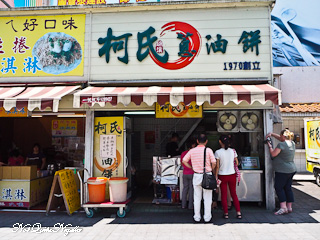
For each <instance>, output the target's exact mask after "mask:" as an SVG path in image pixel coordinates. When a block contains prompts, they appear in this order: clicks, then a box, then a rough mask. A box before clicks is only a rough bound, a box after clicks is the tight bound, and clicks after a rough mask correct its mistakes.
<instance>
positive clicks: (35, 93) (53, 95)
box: [0, 86, 79, 112]
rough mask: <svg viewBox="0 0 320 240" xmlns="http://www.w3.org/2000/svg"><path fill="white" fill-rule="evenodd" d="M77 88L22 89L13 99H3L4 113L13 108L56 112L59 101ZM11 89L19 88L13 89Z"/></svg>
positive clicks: (10, 97)
mask: <svg viewBox="0 0 320 240" xmlns="http://www.w3.org/2000/svg"><path fill="white" fill-rule="evenodd" d="M77 88H79V86H53V87H28V88H22V90H23V89H25V90H24V91H23V92H21V91H20V94H18V95H16V96H14V97H13V96H9V97H5V98H3V99H4V101H3V107H4V109H5V110H6V111H9V110H10V109H11V108H13V107H17V108H18V109H21V108H23V107H26V106H27V107H28V110H29V111H33V110H34V109H35V108H39V109H40V110H44V109H45V108H47V107H50V108H51V109H52V111H53V112H58V108H59V101H60V99H61V98H62V97H63V96H65V95H67V94H69V93H71V92H73V91H74V90H76V89H77ZM12 89H20V88H16V87H13V88H12ZM0 94H1V93H0ZM0 96H1V95H0ZM1 97H2V96H1ZM1 99H2V98H1Z"/></svg>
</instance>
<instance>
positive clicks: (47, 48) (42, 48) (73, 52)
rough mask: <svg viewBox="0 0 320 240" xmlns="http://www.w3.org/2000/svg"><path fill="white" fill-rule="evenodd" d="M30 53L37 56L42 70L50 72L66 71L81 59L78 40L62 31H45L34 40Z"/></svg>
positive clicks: (76, 64)
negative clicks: (45, 32)
mask: <svg viewBox="0 0 320 240" xmlns="http://www.w3.org/2000/svg"><path fill="white" fill-rule="evenodd" d="M32 55H33V56H34V57H37V58H38V61H39V63H38V65H39V66H40V67H41V69H42V71H44V72H46V73H50V74H56V75H57V74H61V73H67V72H70V71H71V70H73V69H75V68H76V67H77V66H78V65H79V64H80V63H81V60H82V50H81V46H80V44H79V42H78V41H77V40H76V39H75V38H74V37H72V36H70V35H68V34H65V33H62V32H53V33H47V34H45V35H44V36H42V37H41V38H39V40H38V41H37V42H36V44H35V45H34V47H33V49H32Z"/></svg>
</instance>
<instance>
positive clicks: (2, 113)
mask: <svg viewBox="0 0 320 240" xmlns="http://www.w3.org/2000/svg"><path fill="white" fill-rule="evenodd" d="M0 117H28V110H27V108H26V107H23V108H21V109H20V110H18V109H17V108H16V107H14V108H12V109H11V110H10V111H6V110H5V109H4V108H3V107H0Z"/></svg>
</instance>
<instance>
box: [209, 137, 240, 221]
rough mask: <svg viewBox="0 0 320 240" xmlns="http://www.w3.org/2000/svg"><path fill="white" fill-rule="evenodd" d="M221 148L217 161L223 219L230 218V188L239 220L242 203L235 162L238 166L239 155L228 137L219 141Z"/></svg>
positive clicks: (217, 153)
mask: <svg viewBox="0 0 320 240" xmlns="http://www.w3.org/2000/svg"><path fill="white" fill-rule="evenodd" d="M219 143H220V146H221V148H220V149H219V150H217V151H216V152H215V157H216V160H217V167H216V168H217V170H216V177H217V178H219V179H220V180H221V184H220V189H221V203H222V207H223V212H224V214H223V217H224V218H225V219H228V218H229V215H228V202H227V191H228V186H229V190H230V194H231V197H232V200H233V205H234V207H235V209H236V211H237V218H238V219H241V218H242V216H241V212H240V203H239V199H238V196H237V193H236V181H237V179H236V171H235V169H234V161H236V164H237V165H238V158H237V157H238V155H237V153H236V151H235V150H234V149H232V148H230V139H229V137H228V136H225V135H222V136H221V137H220V139H219Z"/></svg>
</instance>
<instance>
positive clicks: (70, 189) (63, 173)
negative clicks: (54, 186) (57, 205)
mask: <svg viewBox="0 0 320 240" xmlns="http://www.w3.org/2000/svg"><path fill="white" fill-rule="evenodd" d="M55 175H59V177H60V187H61V192H62V194H63V195H64V197H65V203H66V204H67V205H68V209H69V214H72V213H73V212H75V211H77V210H78V209H79V208H80V195H79V192H78V188H77V184H76V181H75V179H74V174H73V172H72V170H69V169H64V170H60V171H57V172H56V173H55Z"/></svg>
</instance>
